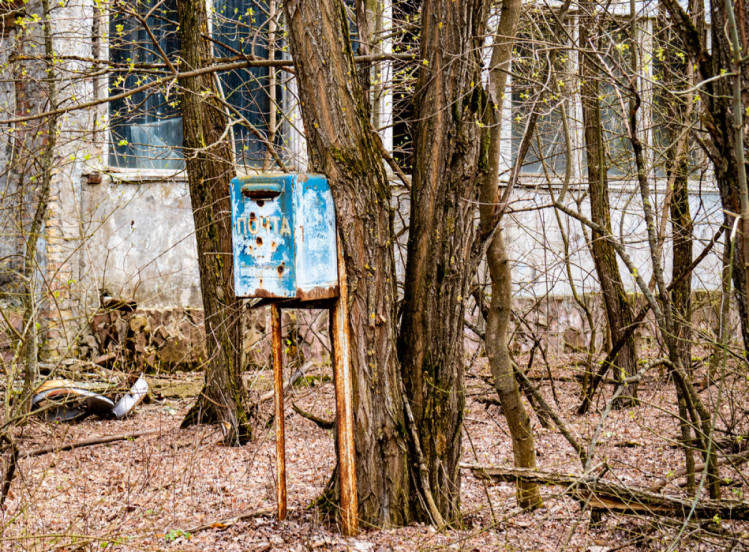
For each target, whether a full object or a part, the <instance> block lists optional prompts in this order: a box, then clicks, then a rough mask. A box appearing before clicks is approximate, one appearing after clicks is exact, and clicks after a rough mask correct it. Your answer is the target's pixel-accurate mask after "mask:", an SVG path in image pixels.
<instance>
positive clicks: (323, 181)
mask: <svg viewBox="0 0 749 552" xmlns="http://www.w3.org/2000/svg"><path fill="white" fill-rule="evenodd" d="M294 236H295V239H294V242H295V243H294V251H295V254H296V287H297V289H296V295H297V297H298V298H299V299H301V300H302V301H312V300H317V299H327V298H331V297H338V255H337V252H336V217H335V206H334V204H333V195H332V194H331V192H330V186H329V185H328V179H327V178H326V177H325V176H323V175H319V174H300V175H298V176H297V183H296V185H295V187H294Z"/></svg>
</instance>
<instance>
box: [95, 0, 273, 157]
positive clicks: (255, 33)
mask: <svg viewBox="0 0 749 552" xmlns="http://www.w3.org/2000/svg"><path fill="white" fill-rule="evenodd" d="M266 4H267V2H256V1H253V0H216V2H215V3H214V5H213V9H212V13H213V20H212V35H213V39H214V55H215V56H216V57H217V58H219V61H222V60H228V59H233V60H236V59H241V58H242V57H243V56H250V55H251V56H254V57H255V58H258V59H267V58H268V57H269V56H270V55H272V54H273V55H274V54H275V51H270V48H269V40H268V37H269V32H272V27H271V18H270V17H269V13H268V11H267V6H266ZM154 6H155V7H154ZM138 15H139V16H140V18H145V21H146V24H147V26H148V30H150V31H151V33H152V35H153V39H152V38H151V37H150V36H149V34H148V30H147V29H146V27H145V26H144V25H142V24H141V22H140V21H139V18H138V17H137V16H138ZM109 35H110V50H109V51H110V60H111V61H112V62H113V63H115V64H117V69H118V70H117V71H115V72H114V73H113V74H112V76H111V77H110V93H111V94H112V95H115V94H119V93H121V92H124V91H127V90H132V89H133V88H136V87H139V86H143V85H144V84H148V82H152V81H154V80H156V79H158V78H160V77H161V76H163V75H165V74H166V73H165V71H166V69H165V64H164V60H163V55H166V56H168V58H169V59H170V60H171V61H172V62H175V61H176V60H177V59H178V55H179V47H180V45H179V39H178V36H177V11H176V0H164V2H163V3H160V1H159V0H127V2H123V3H118V4H117V9H116V11H115V12H114V13H113V14H112V16H111V17H110V25H109ZM272 71H273V73H271V72H272ZM219 81H220V83H221V89H222V91H223V95H224V98H225V100H226V103H227V104H228V107H227V112H228V116H229V120H230V121H231V122H232V123H233V131H234V141H235V151H236V153H237V161H238V162H239V163H241V164H245V165H249V166H252V167H261V166H265V167H266V168H267V166H268V164H269V160H268V156H267V152H266V146H265V144H266V143H267V142H271V143H276V144H278V143H279V142H280V138H281V132H279V130H280V127H281V125H280V123H279V120H280V117H277V114H278V113H280V109H279V104H280V99H281V98H282V93H281V87H280V86H279V84H278V83H277V82H276V79H275V70H272V69H270V68H268V67H248V68H245V69H238V70H234V71H227V72H224V73H221V74H220V75H219ZM109 110H110V121H111V147H110V156H109V162H110V165H112V166H115V167H123V168H134V169H181V168H183V167H184V160H183V157H182V151H181V146H182V120H181V117H180V112H179V103H178V95H177V90H176V87H174V86H173V83H172V85H167V86H165V87H160V88H158V89H149V90H146V91H143V92H139V93H137V94H133V95H131V96H129V97H127V98H124V99H121V100H115V101H112V102H110V107H109Z"/></svg>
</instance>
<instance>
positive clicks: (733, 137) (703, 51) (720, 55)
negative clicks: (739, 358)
mask: <svg viewBox="0 0 749 552" xmlns="http://www.w3.org/2000/svg"><path fill="white" fill-rule="evenodd" d="M662 2H663V5H664V6H665V7H666V9H667V10H668V12H669V15H670V16H671V20H672V22H673V24H674V25H675V26H676V27H677V29H678V33H679V34H680V36H681V37H683V39H684V43H685V45H686V50H687V52H688V53H689V57H690V60H689V61H690V63H693V64H695V65H696V67H697V70H698V71H699V79H700V80H702V81H705V82H704V85H703V87H702V89H701V92H700V101H701V103H702V105H703V106H704V108H703V109H702V110H701V116H702V121H703V124H704V126H705V128H706V130H707V132H708V134H709V136H710V139H709V140H707V141H706V145H707V148H706V151H707V154H708V156H709V157H710V160H711V161H712V163H713V167H714V169H715V180H716V182H717V184H718V188H719V190H720V196H721V202H722V205H723V210H724V213H725V215H724V216H725V225H726V228H731V226H732V225H733V218H734V216H735V215H734V214H738V213H741V212H742V199H741V196H742V190H741V188H742V186H741V185H740V184H741V182H740V181H741V178H740V177H739V175H740V173H743V174H746V167H745V166H741V163H740V161H739V152H740V151H744V150H746V147H747V144H746V141H745V136H744V137H743V141H744V143H743V144H739V143H738V137H739V135H740V134H741V133H739V132H738V130H739V129H737V128H736V127H735V125H736V118H735V116H736V115H741V112H742V111H743V109H746V106H747V105H749V64H747V63H745V62H744V63H742V64H739V66H738V67H736V66H735V65H736V64H735V63H734V55H733V51H734V48H733V47H732V45H731V44H730V38H729V37H730V36H731V27H732V25H731V24H730V23H731V21H730V19H731V18H730V17H729V13H728V10H727V9H726V3H725V2H723V1H715V2H711V4H710V18H711V32H712V36H711V39H712V40H711V50H712V51H710V49H708V41H707V33H706V31H705V25H704V13H702V7H701V3H694V4H693V5H692V6H690V8H689V10H688V11H687V10H684V8H682V7H681V5H680V4H679V3H678V2H676V0H662ZM698 6H699V9H696V8H697V7H698ZM733 12H734V18H733V19H734V21H735V23H736V26H737V27H738V28H737V35H738V36H737V37H736V38H737V39H738V41H739V43H740V46H741V51H742V52H746V51H747V50H749V2H739V3H737V5H736V6H735V8H734V10H733ZM695 21H696V22H697V23H695ZM726 72H733V73H734V76H731V77H729V78H716V77H719V76H721V75H723V74H724V73H726ZM735 79H738V81H736V80H735ZM737 85H738V87H739V90H738V92H739V94H738V100H739V101H738V102H736V101H735V98H736V94H735V88H736V86H737ZM735 103H738V104H739V109H738V110H737V109H735V105H734V104H735ZM742 107H743V109H742ZM739 118H741V117H739ZM744 122H745V121H744ZM743 188H744V195H745V196H746V190H745V188H746V187H745V186H743ZM745 199H746V197H745ZM744 203H746V201H745V202H744ZM745 218H749V217H745ZM737 245H738V246H737V247H736V250H735V252H734V259H733V267H734V269H733V284H734V288H735V292H736V295H737V299H738V300H737V306H738V310H739V318H740V321H741V330H742V335H743V338H744V348H745V350H749V320H748V317H749V307H748V306H747V289H746V285H747V280H748V278H747V272H748V271H749V263H747V262H746V260H745V259H746V258H747V257H748V256H749V255H747V250H748V249H749V231H747V230H746V229H745V228H743V225H742V232H741V236H740V242H738V244H737ZM745 263H747V264H745Z"/></svg>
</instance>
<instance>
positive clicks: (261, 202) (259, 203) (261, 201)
mask: <svg viewBox="0 0 749 552" xmlns="http://www.w3.org/2000/svg"><path fill="white" fill-rule="evenodd" d="M255 203H257V206H258V207H262V206H263V205H265V201H263V200H262V199H258V200H257V201H256V202H255Z"/></svg>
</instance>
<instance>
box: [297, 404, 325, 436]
mask: <svg viewBox="0 0 749 552" xmlns="http://www.w3.org/2000/svg"><path fill="white" fill-rule="evenodd" d="M291 408H292V409H294V412H296V413H297V414H299V415H300V416H301V417H302V418H306V419H308V420H309V421H310V422H313V423H314V424H315V425H317V427H319V428H321V429H333V428H334V427H335V420H325V419H323V418H318V417H317V416H315V415H314V414H310V413H309V412H305V411H304V410H302V409H301V408H299V407H298V406H297V405H296V404H295V403H293V402H292V403H291Z"/></svg>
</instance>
